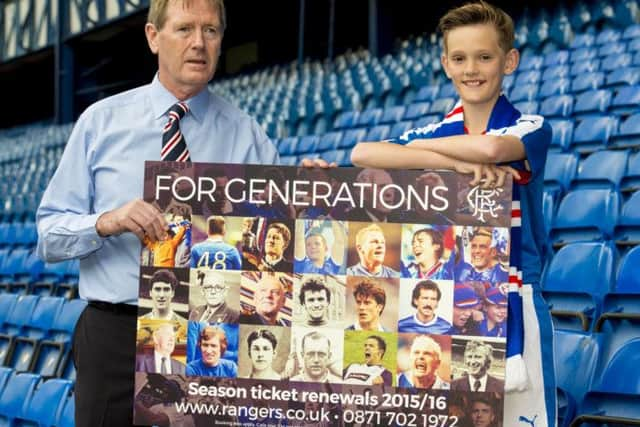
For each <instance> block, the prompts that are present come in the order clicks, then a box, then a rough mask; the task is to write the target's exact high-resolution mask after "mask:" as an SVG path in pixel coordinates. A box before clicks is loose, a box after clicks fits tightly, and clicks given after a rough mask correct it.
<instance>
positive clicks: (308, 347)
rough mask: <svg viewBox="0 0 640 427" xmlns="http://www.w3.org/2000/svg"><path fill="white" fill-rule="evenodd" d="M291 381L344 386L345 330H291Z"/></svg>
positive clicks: (295, 328) (297, 328)
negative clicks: (341, 384)
mask: <svg viewBox="0 0 640 427" xmlns="http://www.w3.org/2000/svg"><path fill="white" fill-rule="evenodd" d="M291 337H292V338H291V355H290V356H289V357H290V361H289V362H288V363H289V365H290V366H289V369H288V372H289V373H290V374H291V377H290V378H289V381H301V382H314V383H335V384H339V383H342V359H343V350H344V348H343V338H344V335H343V331H341V330H339V329H327V328H321V329H316V328H304V327H293V328H291Z"/></svg>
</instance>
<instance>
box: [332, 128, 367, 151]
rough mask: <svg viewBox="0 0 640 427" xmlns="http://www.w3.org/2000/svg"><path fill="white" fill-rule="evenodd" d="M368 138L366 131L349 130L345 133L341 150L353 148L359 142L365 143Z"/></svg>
mask: <svg viewBox="0 0 640 427" xmlns="http://www.w3.org/2000/svg"><path fill="white" fill-rule="evenodd" d="M366 136H367V130H366V129H349V130H347V131H345V132H344V135H343V136H342V141H340V144H339V145H338V147H339V148H353V147H354V146H355V145H356V144H357V143H358V142H362V141H365V137H366Z"/></svg>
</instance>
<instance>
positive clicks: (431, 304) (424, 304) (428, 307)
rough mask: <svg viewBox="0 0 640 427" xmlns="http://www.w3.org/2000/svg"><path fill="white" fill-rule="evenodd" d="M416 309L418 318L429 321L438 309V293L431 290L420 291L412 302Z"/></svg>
mask: <svg viewBox="0 0 640 427" xmlns="http://www.w3.org/2000/svg"><path fill="white" fill-rule="evenodd" d="M413 303H414V304H415V305H416V307H417V311H418V316H419V317H421V318H422V319H423V320H428V321H431V320H433V318H434V317H435V315H436V309H437V308H438V292H436V291H435V290H432V289H420V295H419V296H418V298H416V299H414V300H413Z"/></svg>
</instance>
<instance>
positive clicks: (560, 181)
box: [544, 152, 579, 200]
mask: <svg viewBox="0 0 640 427" xmlns="http://www.w3.org/2000/svg"><path fill="white" fill-rule="evenodd" d="M578 159H579V156H578V154H577V153H553V152H552V153H549V154H548V155H547V162H546V164H545V169H544V187H545V191H551V192H552V194H553V195H554V199H556V200H557V196H561V195H563V194H565V193H566V192H567V190H568V189H569V185H570V184H571V181H572V180H573V179H574V178H575V176H576V172H577V170H578Z"/></svg>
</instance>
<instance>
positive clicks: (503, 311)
mask: <svg viewBox="0 0 640 427" xmlns="http://www.w3.org/2000/svg"><path fill="white" fill-rule="evenodd" d="M485 312H486V313H487V318H488V319H489V320H491V321H492V322H494V323H502V322H504V320H505V319H506V318H507V307H505V306H501V305H498V304H487V305H486V306H485Z"/></svg>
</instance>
